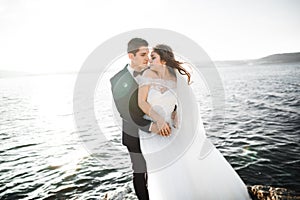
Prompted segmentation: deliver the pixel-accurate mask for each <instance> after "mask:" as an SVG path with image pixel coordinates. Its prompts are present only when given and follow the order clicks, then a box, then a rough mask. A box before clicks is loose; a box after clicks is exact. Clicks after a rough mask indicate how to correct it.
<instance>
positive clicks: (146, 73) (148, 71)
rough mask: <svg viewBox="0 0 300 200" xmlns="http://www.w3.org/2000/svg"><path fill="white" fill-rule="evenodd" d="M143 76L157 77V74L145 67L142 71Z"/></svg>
mask: <svg viewBox="0 0 300 200" xmlns="http://www.w3.org/2000/svg"><path fill="white" fill-rule="evenodd" d="M143 77H144V78H158V74H157V73H156V72H155V71H153V70H152V69H150V68H149V69H146V70H145V71H144V73H143Z"/></svg>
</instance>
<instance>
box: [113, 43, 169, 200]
mask: <svg viewBox="0 0 300 200" xmlns="http://www.w3.org/2000/svg"><path fill="white" fill-rule="evenodd" d="M127 53H128V57H129V59H130V60H131V63H130V64H127V65H126V66H125V67H124V68H123V69H122V70H121V71H119V72H118V73H117V74H116V75H114V76H113V77H112V78H111V79H110V81H111V90H112V94H113V99H114V102H115V104H116V107H117V110H118V112H119V113H120V116H121V118H122V143H123V145H125V146H126V147H127V149H128V152H129V154H130V159H131V162H132V169H133V185H134V189H135V192H136V195H137V197H138V199H139V200H148V199H149V194H148V189H147V167H146V162H145V159H144V156H143V154H142V152H141V148H140V140H139V134H138V132H139V129H141V130H143V131H145V132H154V133H158V134H162V133H163V132H164V133H167V134H168V135H169V134H170V132H171V130H170V127H169V126H168V125H167V126H164V127H160V129H159V128H158V126H157V124H156V123H155V122H152V121H149V120H146V119H144V118H143V116H144V115H145V114H144V113H143V111H142V110H141V109H140V108H139V106H138V83H137V81H136V79H135V78H136V77H137V76H139V75H141V74H142V73H143V71H144V70H145V69H146V68H147V65H148V61H149V58H148V54H149V49H148V42H147V41H146V40H144V39H141V38H133V39H131V40H130V41H129V42H128V46H127Z"/></svg>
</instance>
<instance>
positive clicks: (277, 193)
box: [248, 185, 300, 200]
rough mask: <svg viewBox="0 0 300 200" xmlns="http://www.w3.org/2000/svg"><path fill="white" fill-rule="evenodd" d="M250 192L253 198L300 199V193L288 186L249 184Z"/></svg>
mask: <svg viewBox="0 0 300 200" xmlns="http://www.w3.org/2000/svg"><path fill="white" fill-rule="evenodd" d="M248 191H249V194H250V195H251V197H252V199H253V200H294V199H297V200H300V195H299V194H297V193H296V192H295V191H292V190H288V189H286V188H278V187H277V188H276V187H272V186H264V185H253V186H248Z"/></svg>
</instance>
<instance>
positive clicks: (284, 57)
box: [214, 52, 300, 66]
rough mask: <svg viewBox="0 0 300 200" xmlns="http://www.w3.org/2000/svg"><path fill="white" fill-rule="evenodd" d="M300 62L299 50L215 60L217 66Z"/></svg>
mask: <svg viewBox="0 0 300 200" xmlns="http://www.w3.org/2000/svg"><path fill="white" fill-rule="evenodd" d="M297 62H299V63H300V52H296V53H282V54H273V55H269V56H266V57H263V58H259V59H249V60H226V61H215V62H214V63H215V64H216V65H217V66H232V65H254V64H255V65H263V64H278V63H297Z"/></svg>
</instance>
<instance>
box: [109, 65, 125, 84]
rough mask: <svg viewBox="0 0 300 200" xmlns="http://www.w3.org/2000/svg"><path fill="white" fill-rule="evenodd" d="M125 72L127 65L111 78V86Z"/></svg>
mask: <svg viewBox="0 0 300 200" xmlns="http://www.w3.org/2000/svg"><path fill="white" fill-rule="evenodd" d="M127 72H128V70H127V65H126V66H125V67H124V68H123V69H122V70H120V71H119V72H117V73H116V74H115V75H114V76H113V77H111V78H110V82H111V83H112V84H113V83H114V82H116V81H118V80H119V79H120V78H121V77H122V76H123V75H124V74H126V73H127Z"/></svg>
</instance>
